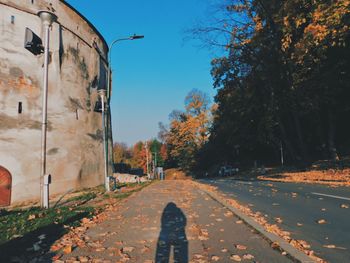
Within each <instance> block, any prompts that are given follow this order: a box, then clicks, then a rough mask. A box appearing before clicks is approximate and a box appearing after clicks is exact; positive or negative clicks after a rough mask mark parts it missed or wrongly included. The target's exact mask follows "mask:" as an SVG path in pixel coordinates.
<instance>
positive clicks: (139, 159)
mask: <svg viewBox="0 0 350 263" xmlns="http://www.w3.org/2000/svg"><path fill="white" fill-rule="evenodd" d="M146 147H147V148H146ZM146 149H147V150H146ZM147 154H148V158H147ZM147 159H148V162H149V163H148V165H149V169H151V167H152V164H153V161H155V159H156V162H157V166H164V163H165V160H166V159H167V150H166V145H165V144H163V143H161V142H159V141H158V140H156V139H153V140H149V141H147V144H146V142H142V141H139V142H137V143H135V144H134V145H133V146H131V147H128V146H127V145H126V144H125V143H115V144H114V146H113V161H114V163H116V164H120V163H124V164H126V165H129V167H130V168H142V169H143V171H144V173H146V172H147Z"/></svg>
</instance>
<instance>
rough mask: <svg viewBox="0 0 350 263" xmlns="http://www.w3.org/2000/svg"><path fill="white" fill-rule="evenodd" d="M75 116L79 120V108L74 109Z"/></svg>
mask: <svg viewBox="0 0 350 263" xmlns="http://www.w3.org/2000/svg"><path fill="white" fill-rule="evenodd" d="M75 118H76V119H77V120H79V109H76V110H75Z"/></svg>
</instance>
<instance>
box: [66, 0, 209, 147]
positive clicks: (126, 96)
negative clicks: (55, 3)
mask: <svg viewBox="0 0 350 263" xmlns="http://www.w3.org/2000/svg"><path fill="white" fill-rule="evenodd" d="M67 2H69V3H70V4H71V5H72V6H74V7H75V8H76V9H77V10H78V11H79V12H81V13H82V14H83V15H84V16H85V17H86V18H88V19H89V20H90V21H91V22H92V23H93V24H94V25H95V27H96V28H97V29H98V30H99V31H100V32H101V34H102V35H103V36H104V37H105V39H106V41H107V42H108V43H111V42H112V41H113V40H114V39H117V38H122V37H127V36H130V35H132V34H134V33H136V34H142V35H145V38H144V39H141V40H134V41H123V42H119V43H117V44H116V45H115V46H114V47H113V51H112V68H113V94H112V100H111V108H112V122H113V124H112V125H113V139H114V141H115V142H126V143H127V144H129V145H132V144H133V143H135V142H137V141H139V140H146V139H150V138H154V137H157V133H158V122H160V121H162V122H165V123H167V122H168V115H169V113H170V112H171V111H172V110H174V109H183V101H184V98H185V96H186V95H187V93H188V92H189V91H190V90H192V89H200V90H202V91H204V92H206V93H208V94H209V95H210V96H211V97H213V96H214V95H215V90H214V89H213V88H212V79H211V76H210V61H211V59H212V58H213V54H211V52H210V51H209V50H206V49H199V48H198V43H196V42H194V41H190V42H189V41H184V37H185V33H184V31H185V30H186V29H189V28H191V27H193V26H194V25H195V24H196V22H197V21H202V20H204V19H205V17H206V15H208V10H209V9H208V5H207V3H208V2H209V1H204V0H176V1H168V0H148V1H145V0H128V1H120V0H104V1H103V5H102V4H101V2H102V1H98V0H90V1H82V0H69V1H67Z"/></svg>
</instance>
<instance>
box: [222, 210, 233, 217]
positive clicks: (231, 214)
mask: <svg viewBox="0 0 350 263" xmlns="http://www.w3.org/2000/svg"><path fill="white" fill-rule="evenodd" d="M224 215H225V216H226V217H231V216H233V213H232V212H231V211H227V212H226V213H225V214H224Z"/></svg>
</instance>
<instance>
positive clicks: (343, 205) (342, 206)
mask: <svg viewBox="0 0 350 263" xmlns="http://www.w3.org/2000/svg"><path fill="white" fill-rule="evenodd" d="M340 207H341V208H345V209H348V208H349V206H348V205H346V204H342V205H341V206H340Z"/></svg>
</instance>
